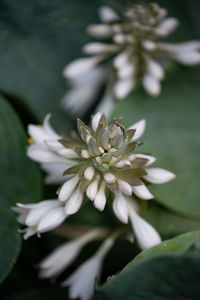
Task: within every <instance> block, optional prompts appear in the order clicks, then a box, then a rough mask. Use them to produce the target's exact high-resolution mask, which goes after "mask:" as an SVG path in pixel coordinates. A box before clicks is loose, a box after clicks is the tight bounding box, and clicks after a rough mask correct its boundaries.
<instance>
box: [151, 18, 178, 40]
mask: <svg viewBox="0 0 200 300" xmlns="http://www.w3.org/2000/svg"><path fill="white" fill-rule="evenodd" d="M178 25H179V21H178V20H177V19H175V18H167V19H165V20H163V21H162V22H161V23H160V24H159V25H158V26H157V27H156V28H155V30H154V33H155V34H156V35H158V36H167V35H169V34H170V33H172V32H173V31H174V30H175V29H176V28H177V27H178Z"/></svg>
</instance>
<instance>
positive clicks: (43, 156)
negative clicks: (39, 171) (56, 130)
mask: <svg viewBox="0 0 200 300" xmlns="http://www.w3.org/2000/svg"><path fill="white" fill-rule="evenodd" d="M27 155H28V157H29V158H31V159H32V160H35V161H37V162H39V163H62V162H64V163H65V160H64V158H62V157H59V156H58V155H56V154H55V153H53V152H51V151H50V150H49V149H45V148H43V147H41V146H40V145H37V144H32V145H30V146H29V147H28V149H27Z"/></svg>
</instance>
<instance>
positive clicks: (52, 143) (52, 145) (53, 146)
mask: <svg viewBox="0 0 200 300" xmlns="http://www.w3.org/2000/svg"><path fill="white" fill-rule="evenodd" d="M44 142H45V144H47V146H48V147H49V149H50V150H51V151H54V152H57V151H59V150H61V149H63V148H64V147H63V145H62V144H61V143H59V142H58V140H53V139H48V140H44Z"/></svg>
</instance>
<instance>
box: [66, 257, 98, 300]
mask: <svg viewBox="0 0 200 300" xmlns="http://www.w3.org/2000/svg"><path fill="white" fill-rule="evenodd" d="M101 264H102V260H101V259H99V257H95V256H93V257H92V258H90V259H88V260H87V261H85V262H84V263H83V264H82V265H80V267H79V268H78V269H77V270H76V271H75V272H74V273H73V274H72V275H71V276H70V277H69V278H68V279H67V280H66V281H64V282H63V283H62V286H69V296H70V298H71V299H75V298H80V299H81V300H89V299H91V297H92V294H93V291H94V283H95V279H96V277H97V276H98V275H99V274H100V270H101ZM86 274H87V276H86Z"/></svg>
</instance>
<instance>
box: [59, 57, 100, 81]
mask: <svg viewBox="0 0 200 300" xmlns="http://www.w3.org/2000/svg"><path fill="white" fill-rule="evenodd" d="M101 60H102V57H100V56H94V57H89V58H79V59H77V60H74V61H73V62H71V63H70V64H68V65H67V66H66V67H65V69H64V71H63V75H64V77H66V78H72V79H73V78H76V77H79V76H81V75H83V74H84V73H86V72H88V71H90V70H91V69H92V68H93V67H94V66H95V65H96V64H98V63H99V62H100V61H101Z"/></svg>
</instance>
